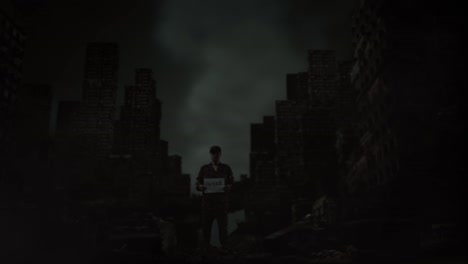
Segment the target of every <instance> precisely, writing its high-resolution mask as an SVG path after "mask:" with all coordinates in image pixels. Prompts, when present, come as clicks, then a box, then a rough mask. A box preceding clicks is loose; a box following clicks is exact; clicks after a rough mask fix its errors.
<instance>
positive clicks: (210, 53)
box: [15, 0, 358, 179]
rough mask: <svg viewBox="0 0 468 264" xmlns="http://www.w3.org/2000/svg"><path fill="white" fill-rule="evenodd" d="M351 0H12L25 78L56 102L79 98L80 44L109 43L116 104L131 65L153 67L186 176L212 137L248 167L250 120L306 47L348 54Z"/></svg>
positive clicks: (237, 170)
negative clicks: (114, 53)
mask: <svg viewBox="0 0 468 264" xmlns="http://www.w3.org/2000/svg"><path fill="white" fill-rule="evenodd" d="M357 2H358V1H356V0H321V1H312V0H310V1H307V0H303V1H300V0H294V1H286V0H283V1H280V0H259V1H252V0H238V1H219V0H206V1H188V0H187V1H184V0H171V1H142V0H139V1H135V0H133V1H110V0H103V1H89V0H80V1H76V0H73V1H63V0H15V3H16V6H17V7H19V8H20V9H21V11H22V13H23V14H24V15H25V22H24V28H25V31H26V32H27V34H28V41H27V47H26V53H25V58H24V63H25V65H24V72H23V74H24V75H23V78H24V79H23V80H24V82H39V83H49V84H51V85H52V86H53V87H54V89H55V98H54V102H55V103H56V102H57V101H58V100H69V99H74V100H79V99H80V97H81V84H82V81H83V68H84V56H85V47H86V44H87V43H88V42H94V41H112V42H117V43H118V44H119V47H120V64H119V93H118V94H119V95H118V105H120V104H121V103H122V99H123V87H124V85H128V84H133V74H134V69H135V68H143V67H149V68H152V69H153V70H154V73H155V79H156V81H157V85H158V88H157V93H158V97H159V98H160V100H161V101H162V102H163V105H162V111H163V113H162V122H161V136H162V139H165V140H167V141H168V142H169V154H170V155H172V154H178V155H181V156H182V162H183V165H182V166H183V167H182V169H183V171H184V172H185V173H190V174H191V175H192V178H194V177H195V176H196V174H197V173H198V169H199V168H200V166H201V165H202V164H205V163H208V162H209V161H210V160H209V155H208V149H209V146H211V145H214V144H216V145H220V146H221V147H222V149H223V156H222V159H221V160H222V161H223V162H226V163H228V164H230V165H231V167H232V169H233V172H234V174H235V178H236V179H238V178H239V175H240V174H241V173H247V174H248V170H249V169H248V168H249V160H248V157H249V147H250V135H249V132H250V123H255V122H261V121H262V117H263V116H264V115H273V114H274V111H275V108H274V104H275V100H283V99H285V98H286V86H285V83H286V74H287V73H294V72H300V71H305V70H306V69H307V50H308V49H335V50H336V51H337V55H338V59H347V58H351V25H350V24H351V23H350V22H351V20H350V18H351V12H352V10H353V9H354V8H355V7H356V6H357ZM55 108H56V105H54V113H55V112H56V110H55ZM52 130H53V127H52Z"/></svg>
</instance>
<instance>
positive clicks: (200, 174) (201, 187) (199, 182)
mask: <svg viewBox="0 0 468 264" xmlns="http://www.w3.org/2000/svg"><path fill="white" fill-rule="evenodd" d="M195 187H196V189H197V191H199V192H201V191H203V190H205V189H206V187H205V186H204V185H203V166H201V168H200V171H199V172H198V176H197V180H196V182H195Z"/></svg>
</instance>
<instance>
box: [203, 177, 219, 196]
mask: <svg viewBox="0 0 468 264" xmlns="http://www.w3.org/2000/svg"><path fill="white" fill-rule="evenodd" d="M204 183H205V184H204V185H205V187H206V189H205V193H219V192H224V178H205V179H204Z"/></svg>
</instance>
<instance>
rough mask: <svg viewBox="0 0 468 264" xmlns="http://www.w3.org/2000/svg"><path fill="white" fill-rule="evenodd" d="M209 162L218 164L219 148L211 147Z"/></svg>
mask: <svg viewBox="0 0 468 264" xmlns="http://www.w3.org/2000/svg"><path fill="white" fill-rule="evenodd" d="M210 154H211V160H212V161H213V163H218V162H219V158H220V157H221V148H220V147H219V146H212V147H211V148H210Z"/></svg>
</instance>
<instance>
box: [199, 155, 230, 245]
mask: <svg viewBox="0 0 468 264" xmlns="http://www.w3.org/2000/svg"><path fill="white" fill-rule="evenodd" d="M210 155H211V163H209V164H205V165H203V166H202V167H201V168H200V172H199V173H198V177H197V180H196V189H197V191H200V192H203V195H202V228H203V240H204V241H203V243H204V246H206V247H209V246H210V239H211V225H212V224H213V220H214V219H215V218H216V219H217V222H218V230H219V240H220V242H221V247H222V249H223V250H226V249H227V248H226V246H227V239H228V217H227V213H228V206H229V200H228V193H229V191H230V189H231V186H232V184H233V183H234V177H233V174H232V170H231V167H230V166H229V165H227V164H225V163H221V162H220V160H219V159H220V157H221V148H220V147H219V146H212V147H211V148H210ZM216 178H217V179H224V183H225V186H224V187H223V188H222V189H221V191H220V192H216V191H215V192H210V190H208V187H207V186H205V179H210V180H216ZM208 181H209V180H207V182H208Z"/></svg>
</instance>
